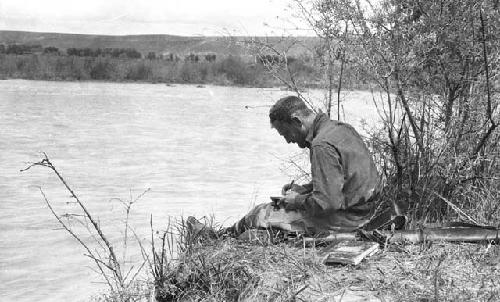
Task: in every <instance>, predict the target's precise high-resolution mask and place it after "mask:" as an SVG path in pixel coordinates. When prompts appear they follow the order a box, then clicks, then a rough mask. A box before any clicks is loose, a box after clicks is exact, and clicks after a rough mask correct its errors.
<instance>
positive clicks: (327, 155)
mask: <svg viewBox="0 0 500 302" xmlns="http://www.w3.org/2000/svg"><path fill="white" fill-rule="evenodd" d="M311 152H312V153H311V173H312V187H313V189H312V193H309V194H300V195H297V196H295V198H294V199H295V200H294V201H293V203H294V204H295V205H294V207H295V208H303V209H305V210H306V211H308V212H310V213H312V214H315V213H318V212H321V211H325V210H329V209H334V210H338V209H342V208H344V207H345V206H344V194H343V193H342V187H343V185H344V172H343V168H342V165H341V164H340V154H339V153H338V151H337V149H335V148H334V147H333V146H330V145H317V146H313V147H312V148H311Z"/></svg>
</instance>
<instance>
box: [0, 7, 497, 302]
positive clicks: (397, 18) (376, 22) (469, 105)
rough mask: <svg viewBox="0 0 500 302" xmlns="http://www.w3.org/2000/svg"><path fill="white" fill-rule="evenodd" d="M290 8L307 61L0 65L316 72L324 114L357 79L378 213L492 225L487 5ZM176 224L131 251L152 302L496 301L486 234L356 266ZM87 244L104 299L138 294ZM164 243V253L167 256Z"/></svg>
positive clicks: (112, 74) (166, 77) (106, 70)
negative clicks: (359, 296) (307, 39)
mask: <svg viewBox="0 0 500 302" xmlns="http://www.w3.org/2000/svg"><path fill="white" fill-rule="evenodd" d="M293 3H294V4H295V8H296V11H297V12H298V13H299V14H300V15H301V16H302V18H304V19H305V20H306V21H307V22H308V23H309V24H310V26H311V28H312V29H314V30H315V32H316V33H317V34H318V36H319V38H320V39H321V45H320V46H319V47H318V49H317V57H315V58H314V60H313V62H311V61H309V62H308V61H307V60H306V59H303V60H302V59H301V60H290V59H289V58H288V56H287V54H286V53H282V52H280V51H279V50H277V49H276V47H274V45H269V44H265V43H260V42H252V43H250V44H249V45H250V46H251V47H252V48H253V49H254V50H255V51H256V54H257V55H258V56H259V60H258V61H259V62H260V63H258V64H255V63H253V64H249V63H247V62H245V61H244V60H241V59H240V58H238V57H227V58H225V59H221V60H219V58H217V60H216V61H215V62H200V60H199V59H198V62H196V59H194V61H195V62H193V61H192V60H188V61H184V62H176V61H175V60H172V61H156V59H154V58H153V57H154V56H153V55H152V54H151V55H148V59H126V60H125V59H121V58H119V57H118V58H113V57H103V56H97V57H78V56H49V55H26V54H24V55H17V56H13V55H2V57H0V60H1V61H0V68H2V70H1V72H2V74H4V75H8V76H14V77H15V76H18V77H23V76H27V75H31V76H34V77H37V76H40V77H43V76H53V77H54V79H57V77H58V76H60V75H64V77H67V79H106V80H108V79H111V80H124V79H125V80H152V81H165V82H177V81H178V82H205V81H206V82H209V81H214V82H216V83H218V82H220V83H228V84H238V85H259V84H261V83H262V82H260V81H262V79H261V76H262V75H263V74H264V73H263V72H264V71H267V72H269V75H268V76H267V77H266V78H265V79H266V81H275V82H276V83H282V84H284V85H286V86H287V87H289V88H291V89H293V90H295V91H296V93H297V94H298V95H301V90H302V88H303V87H304V86H307V85H308V79H311V78H313V79H315V81H316V82H317V81H319V80H321V83H322V87H324V88H325V89H326V91H327V94H326V98H325V107H324V108H323V109H325V111H326V112H328V113H330V114H331V115H332V116H334V115H335V113H337V117H340V114H339V112H340V106H337V110H336V111H337V112H335V102H334V101H335V98H336V99H337V104H339V103H340V102H341V100H340V93H339V92H340V90H341V89H343V87H347V88H351V87H355V85H357V84H359V83H365V82H366V83H371V84H373V85H375V87H374V88H376V89H377V91H379V92H377V93H374V98H375V103H376V104H377V106H378V113H379V114H380V116H381V117H382V119H383V126H382V128H378V129H369V130H370V131H371V133H370V135H369V137H368V138H367V139H368V142H369V144H370V147H371V148H372V150H373V153H374V156H375V158H376V159H377V163H378V164H379V167H380V170H381V172H382V174H383V177H384V180H385V187H384V190H383V193H382V198H381V207H384V206H386V207H392V208H393V209H394V211H395V212H396V213H398V214H406V215H407V216H408V217H409V218H410V224H409V227H410V228H413V227H416V226H417V225H420V224H424V223H427V222H443V221H450V220H452V221H456V220H461V221H465V222H472V223H476V224H489V225H499V224H500V203H499V202H498V200H500V181H499V180H500V163H499V156H500V144H499V140H500V134H499V132H498V124H499V122H500V116H499V115H500V112H499V104H500V75H499V71H500V70H499V68H500V67H499V64H498V63H499V62H498V60H499V58H500V44H499V43H500V36H499V35H500V10H499V7H498V1H489V0H466V1H455V0H442V1H428V0H419V1H409V0H403V1H394V0H384V1H380V2H379V3H378V4H377V5H375V4H373V5H372V4H370V3H369V2H367V1H361V0H311V1H293ZM274 55H276V56H281V58H279V59H275V57H273V56H274ZM309 67H310V68H309ZM52 68H55V70H56V71H53V69H52ZM64 77H63V78H64ZM266 83H267V82H266ZM49 163H50V162H49V161H48V159H47V161H45V162H44V161H42V162H41V163H40V165H45V166H47V165H48V164H49ZM49 168H50V165H49ZM70 192H71V191H70ZM71 193H72V195H73V197H74V198H75V199H76V197H75V195H74V193H73V192H71ZM56 217H57V215H56ZM177 226H178V228H177V229H176V232H175V236H178V237H175V238H176V239H177V240H173V239H172V238H174V237H173V236H172V234H174V232H172V227H167V230H165V232H162V233H158V234H155V232H153V231H152V236H151V252H148V251H147V249H145V248H144V247H142V246H141V248H142V251H143V255H144V258H145V263H147V264H148V266H149V268H150V271H151V273H150V274H149V279H153V280H151V281H150V282H151V283H153V284H154V288H155V289H154V295H155V297H156V299H157V300H159V301H191V300H197V301H240V300H246V301H297V300H303V301H310V300H317V301H325V300H332V299H335V297H337V298H338V299H341V297H342V296H343V295H344V294H345V293H346V290H347V289H350V290H357V291H360V290H364V291H369V292H370V293H371V294H372V295H375V294H377V293H379V294H380V295H382V296H384V297H385V298H388V299H389V300H394V301H431V300H433V301H456V300H460V301H463V300H473V301H495V300H498V299H500V288H499V286H498V282H497V281H496V280H497V279H498V278H499V277H500V276H499V267H498V257H499V251H500V250H499V248H498V245H496V246H495V245H491V244H490V243H488V242H486V243H485V244H484V245H482V244H478V245H466V244H455V245H450V244H434V245H430V244H427V243H423V244H421V245H415V246H412V245H390V246H384V248H385V249H384V251H383V252H382V253H380V254H379V255H378V256H375V257H373V258H371V259H370V260H369V261H368V262H365V263H363V264H362V265H361V267H359V268H355V267H326V266H323V265H322V264H321V257H320V256H319V254H318V250H317V249H315V248H311V249H306V248H304V247H302V246H300V247H296V246H293V245H292V244H289V243H279V244H270V243H269V242H261V243H260V244H257V245H256V244H253V245H250V244H248V243H242V242H239V241H237V240H235V239H232V238H224V237H218V236H217V234H216V233H208V235H206V234H207V233H205V232H195V233H193V230H192V229H189V227H188V226H187V225H186V223H185V222H184V221H181V223H179V224H178V225H177ZM97 228H99V226H97ZM97 234H98V235H99V236H101V233H99V232H97ZM158 236H159V238H157V237H158ZM99 238H102V237H99ZM169 238H170V239H169ZM100 242H101V243H102V245H103V246H104V250H105V251H106V256H103V257H104V258H99V257H91V258H92V260H93V261H94V262H95V263H96V265H97V266H99V265H103V266H102V268H101V271H102V272H103V275H105V274H106V275H107V276H111V278H114V279H113V280H114V281H113V282H109V284H110V288H111V295H110V296H109V297H106V299H107V300H110V301H113V300H126V301H134V300H139V299H141V298H142V297H144V296H145V295H147V294H144V293H143V294H139V295H135V294H126V293H129V292H133V293H136V291H134V290H135V289H136V288H138V287H134V286H131V287H125V288H124V287H123V286H122V285H130V284H131V283H127V282H126V281H127V279H126V278H125V277H124V276H127V275H126V274H123V273H121V272H122V269H121V268H120V267H119V265H120V263H119V261H118V260H117V257H116V256H115V254H114V253H115V252H114V250H113V249H112V248H110V246H108V244H107V243H106V241H104V240H100ZM174 242H177V249H176V250H175V257H174V256H173V255H174V253H172V252H169V251H172V249H173V246H174ZM97 259H101V262H100V261H99V260H97ZM103 259H104V260H103ZM103 263H104V264H106V265H104V264H103ZM145 288H146V289H145V291H146V292H147V291H151V287H147V286H146V287H145Z"/></svg>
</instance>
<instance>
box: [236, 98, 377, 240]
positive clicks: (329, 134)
mask: <svg viewBox="0 0 500 302" xmlns="http://www.w3.org/2000/svg"><path fill="white" fill-rule="evenodd" d="M269 118H270V122H271V126H272V127H273V128H274V129H276V130H277V131H278V133H279V134H280V135H281V136H283V138H284V139H285V140H286V142H287V143H295V144H297V145H298V146H299V148H309V151H310V161H311V176H312V181H311V183H309V184H306V185H302V186H300V185H295V184H293V183H292V184H288V185H285V186H284V187H283V190H282V193H283V195H284V197H283V198H282V199H281V200H280V201H279V202H278V203H277V204H276V203H275V204H273V203H269V204H262V205H259V206H257V207H255V208H254V209H253V210H252V211H251V212H250V213H248V214H247V215H246V216H245V217H244V218H242V219H241V220H240V221H239V222H238V223H236V224H235V225H234V226H233V227H232V228H231V229H232V231H233V232H234V233H235V234H240V233H242V232H244V231H245V230H246V229H249V228H279V229H284V230H287V231H303V232H308V233H317V232H321V231H328V230H345V231H349V230H354V229H356V228H358V227H360V226H363V225H364V224H365V223H367V221H368V220H369V218H370V216H371V215H372V214H373V210H374V206H375V202H374V199H375V198H374V197H375V195H376V194H377V193H378V185H379V176H378V173H377V170H376V167H375V164H374V162H373V159H372V157H371V155H370V152H369V151H368V149H367V147H366V145H365V144H364V143H363V140H362V139H361V137H360V135H359V134H358V133H357V132H356V130H354V128H353V127H352V126H350V125H348V124H346V123H342V122H337V121H331V120H330V119H329V117H328V115H326V114H324V113H318V114H316V113H314V112H313V111H312V110H311V109H309V108H308V107H307V106H306V104H305V103H304V102H303V101H302V100H301V99H300V98H298V97H295V96H288V97H284V98H282V99H280V100H278V101H277V102H276V104H275V105H274V106H273V107H272V108H271V110H270V112H269Z"/></svg>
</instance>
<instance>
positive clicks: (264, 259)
mask: <svg viewBox="0 0 500 302" xmlns="http://www.w3.org/2000/svg"><path fill="white" fill-rule="evenodd" d="M318 251H319V250H318V248H303V247H297V246H294V245H291V244H286V243H280V244H277V245H267V244H255V243H248V242H241V241H238V240H236V239H233V238H225V239H215V240H212V241H210V242H206V243H205V244H204V245H199V246H198V247H197V248H196V249H195V250H194V251H193V252H192V253H191V254H189V255H186V256H185V257H181V258H180V262H179V263H178V265H177V266H176V268H175V269H173V270H172V271H170V278H169V279H168V281H167V282H166V283H165V284H164V286H163V290H164V291H163V294H164V295H163V298H160V299H158V300H159V301H194V300H196V301H337V300H335V299H339V298H340V297H341V296H344V298H346V299H347V295H350V294H351V295H352V294H354V293H356V294H358V295H367V294H369V295H372V296H373V297H378V298H379V299H381V301H498V299H500V285H499V283H498V280H500V264H499V260H500V249H499V247H498V246H492V245H482V244H450V243H442V244H441V243H438V244H433V245H430V246H429V245H406V246H398V247H396V246H392V247H390V248H389V249H387V250H383V251H381V252H379V253H378V254H376V255H374V256H372V257H370V258H368V259H365V260H364V261H363V262H362V263H361V264H360V265H359V266H358V267H353V266H325V265H323V264H322V261H321V260H322V259H321V257H319V256H318ZM370 301H371V300H370Z"/></svg>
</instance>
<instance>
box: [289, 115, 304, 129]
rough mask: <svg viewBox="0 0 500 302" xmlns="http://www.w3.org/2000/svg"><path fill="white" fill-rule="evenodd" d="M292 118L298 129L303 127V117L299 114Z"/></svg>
mask: <svg viewBox="0 0 500 302" xmlns="http://www.w3.org/2000/svg"><path fill="white" fill-rule="evenodd" d="M291 117H292V124H293V125H296V126H298V127H301V126H302V117H301V116H300V115H299V114H297V113H293V114H292V116H291Z"/></svg>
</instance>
